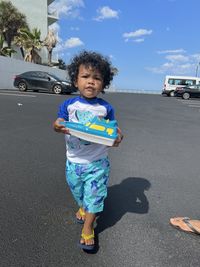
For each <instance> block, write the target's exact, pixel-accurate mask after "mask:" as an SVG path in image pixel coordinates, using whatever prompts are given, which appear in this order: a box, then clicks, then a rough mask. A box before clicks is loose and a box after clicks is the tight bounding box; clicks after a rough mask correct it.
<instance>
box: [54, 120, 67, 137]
mask: <svg viewBox="0 0 200 267" xmlns="http://www.w3.org/2000/svg"><path fill="white" fill-rule="evenodd" d="M61 121H65V120H64V119H63V118H57V120H56V121H55V122H54V123H53V128H54V130H55V131H56V132H58V133H64V134H69V130H68V129H67V128H65V126H64V125H61V124H60V122H61Z"/></svg>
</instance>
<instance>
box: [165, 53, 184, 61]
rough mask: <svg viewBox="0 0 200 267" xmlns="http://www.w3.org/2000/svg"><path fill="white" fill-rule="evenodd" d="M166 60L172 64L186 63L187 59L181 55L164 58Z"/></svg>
mask: <svg viewBox="0 0 200 267" xmlns="http://www.w3.org/2000/svg"><path fill="white" fill-rule="evenodd" d="M166 59H168V60H169V61H172V62H187V61H188V60H189V58H188V57H187V56H183V55H180V54H178V55H168V56H166Z"/></svg>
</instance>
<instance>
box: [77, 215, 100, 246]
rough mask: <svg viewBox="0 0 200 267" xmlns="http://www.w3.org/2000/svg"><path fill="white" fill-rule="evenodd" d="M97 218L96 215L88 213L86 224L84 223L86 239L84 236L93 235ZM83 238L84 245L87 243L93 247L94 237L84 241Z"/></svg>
mask: <svg viewBox="0 0 200 267" xmlns="http://www.w3.org/2000/svg"><path fill="white" fill-rule="evenodd" d="M95 218H96V215H95V213H88V212H86V214H85V222H84V226H83V229H82V234H83V237H84V235H86V236H90V235H93V231H94V221H95ZM83 237H82V238H81V240H80V243H82V244H84V243H85V244H86V245H93V244H94V237H91V238H89V239H84V238H83Z"/></svg>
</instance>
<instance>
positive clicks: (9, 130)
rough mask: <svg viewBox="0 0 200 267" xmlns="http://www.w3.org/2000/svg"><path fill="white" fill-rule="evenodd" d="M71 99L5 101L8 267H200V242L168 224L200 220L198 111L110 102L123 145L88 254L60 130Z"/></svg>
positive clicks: (7, 97)
mask: <svg viewBox="0 0 200 267" xmlns="http://www.w3.org/2000/svg"><path fill="white" fill-rule="evenodd" d="M71 97H73V95H70V96H68V95H54V94H48V93H32V92H26V93H20V92H18V91H7V90H5V91H2V90H1V91H0V122H1V131H0V139H1V143H0V151H1V153H0V162H1V168H0V203H1V204H0V214H1V220H0V231H1V239H0V248H1V250H0V251H1V252H0V253H1V255H0V258H1V264H0V265H1V266H2V267H8V266H9V267H10V266H15V267H18V266H19V267H21V266H27V267H32V266H33V267H35V266H45V267H55V266H56V267H63V266H70V267H71V266H72V267H73V266H94V265H96V266H101V267H104V266H111V267H112V266H113V267H115V266H119V267H121V266H127V267H129V266H130V267H131V266H133V267H135V266H136V267H146V266H152V267H161V266H162V267H163V266H166V267H168V266H169V267H171V266H181V267H188V266H192V267H193V266H199V261H200V255H199V236H197V235H190V234H186V233H183V232H180V231H177V230H175V229H174V228H172V227H171V226H170V225H169V219H170V217H175V216H188V217H191V218H195V219H196V218H200V215H199V208H198V206H199V203H200V194H199V192H200V172H199V133H200V123H199V121H200V101H199V100H198V99H189V100H182V99H177V98H168V97H162V96H161V95H150V94H149V95H148V94H128V93H106V94H105V96H103V97H104V98H105V99H107V100H108V101H109V102H110V103H112V104H113V106H114V107H115V109H116V116H117V119H118V122H119V125H120V128H122V129H123V133H124V140H123V143H122V144H121V146H120V147H119V148H111V150H110V158H111V177H110V181H109V188H108V198H107V200H106V203H105V210H104V212H103V213H102V215H101V216H100V217H99V218H98V219H97V223H96V235H97V242H98V247H97V250H96V251H95V253H94V254H86V253H84V252H83V251H81V250H80V249H79V248H78V246H77V243H78V241H79V238H80V233H81V226H80V225H77V224H76V221H75V212H76V209H77V206H76V204H75V203H74V200H73V198H72V197H71V194H70V192H69V189H68V187H67V185H66V182H65V173H64V169H65V147H64V136H63V135H62V134H58V133H55V132H54V131H53V130H52V123H53V121H54V120H55V118H56V114H57V109H58V105H59V104H60V103H61V102H62V101H63V100H64V99H65V98H71Z"/></svg>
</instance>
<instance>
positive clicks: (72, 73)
mask: <svg viewBox="0 0 200 267" xmlns="http://www.w3.org/2000/svg"><path fill="white" fill-rule="evenodd" d="M80 65H84V66H85V67H86V68H87V67H92V68H93V69H95V70H98V71H99V72H100V73H101V75H102V77H103V89H105V88H108V87H109V85H110V83H111V81H112V80H113V76H114V71H113V70H114V68H113V67H112V65H111V63H110V61H109V59H108V58H106V57H104V56H102V55H101V54H99V53H96V52H91V51H85V50H84V51H82V52H80V54H78V55H76V56H74V57H73V58H72V60H71V63H70V64H69V65H68V66H67V71H68V75H69V78H70V80H71V82H72V84H73V85H74V84H75V83H76V81H77V78H78V72H79V67H80Z"/></svg>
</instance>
